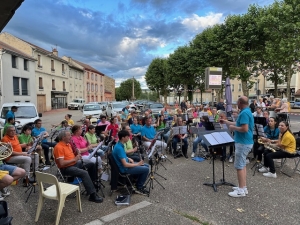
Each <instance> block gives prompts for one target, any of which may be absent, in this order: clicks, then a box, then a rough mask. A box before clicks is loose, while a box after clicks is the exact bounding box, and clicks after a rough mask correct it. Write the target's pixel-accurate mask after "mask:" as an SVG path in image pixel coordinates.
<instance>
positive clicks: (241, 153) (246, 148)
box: [234, 143, 253, 170]
mask: <svg viewBox="0 0 300 225" xmlns="http://www.w3.org/2000/svg"><path fill="white" fill-rule="evenodd" d="M252 146H253V144H247V145H246V144H240V143H235V159H234V168H236V169H237V170H241V169H243V168H244V167H245V166H246V159H247V155H248V154H249V152H250V151H251V149H252Z"/></svg>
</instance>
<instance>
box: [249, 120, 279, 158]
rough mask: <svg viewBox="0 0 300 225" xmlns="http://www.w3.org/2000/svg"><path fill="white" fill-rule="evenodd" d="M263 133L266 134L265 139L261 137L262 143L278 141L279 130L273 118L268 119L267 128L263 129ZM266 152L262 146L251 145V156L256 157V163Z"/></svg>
mask: <svg viewBox="0 0 300 225" xmlns="http://www.w3.org/2000/svg"><path fill="white" fill-rule="evenodd" d="M264 133H265V134H266V136H267V137H266V138H264V137H261V140H262V141H263V142H268V141H274V140H278V137H279V129H278V127H277V121H276V119H275V118H274V117H270V119H269V122H268V124H267V126H265V127H264ZM265 151H267V149H265V148H264V147H263V146H262V145H259V144H257V143H254V145H253V154H254V157H255V156H256V155H257V162H261V161H262V155H263V153H264V152H265Z"/></svg>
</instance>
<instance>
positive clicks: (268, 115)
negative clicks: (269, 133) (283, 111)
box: [263, 110, 270, 124]
mask: <svg viewBox="0 0 300 225" xmlns="http://www.w3.org/2000/svg"><path fill="white" fill-rule="evenodd" d="M263 116H264V117H265V118H266V123H267V124H268V123H269V119H270V118H269V117H270V113H269V111H268V110H265V111H264V112H263Z"/></svg>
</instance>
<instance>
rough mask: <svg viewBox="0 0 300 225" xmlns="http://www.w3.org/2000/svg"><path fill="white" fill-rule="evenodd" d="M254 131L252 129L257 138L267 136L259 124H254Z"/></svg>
mask: <svg viewBox="0 0 300 225" xmlns="http://www.w3.org/2000/svg"><path fill="white" fill-rule="evenodd" d="M254 125H255V126H254V129H253V134H254V135H257V136H262V137H266V136H267V135H266V134H265V130H264V127H263V125H261V124H254ZM256 131H257V132H256Z"/></svg>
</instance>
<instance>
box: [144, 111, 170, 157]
mask: <svg viewBox="0 0 300 225" xmlns="http://www.w3.org/2000/svg"><path fill="white" fill-rule="evenodd" d="M145 122H146V124H145V126H143V128H142V133H141V136H142V140H143V144H144V146H145V147H146V149H148V148H149V146H150V145H151V142H152V141H155V140H154V138H155V135H156V131H155V129H154V127H153V126H151V124H152V117H148V118H146V120H145ZM156 146H157V147H158V153H159V154H162V151H163V150H164V149H165V148H166V147H167V144H166V143H164V142H162V141H159V140H156V141H155V143H153V147H152V148H151V150H152V149H153V150H154V149H155V147H156ZM149 153H150V151H149Z"/></svg>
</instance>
